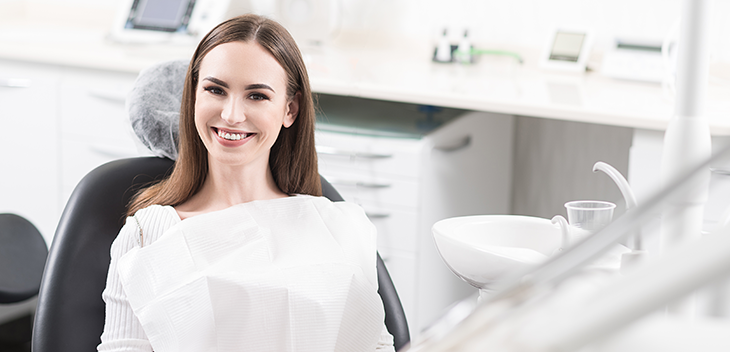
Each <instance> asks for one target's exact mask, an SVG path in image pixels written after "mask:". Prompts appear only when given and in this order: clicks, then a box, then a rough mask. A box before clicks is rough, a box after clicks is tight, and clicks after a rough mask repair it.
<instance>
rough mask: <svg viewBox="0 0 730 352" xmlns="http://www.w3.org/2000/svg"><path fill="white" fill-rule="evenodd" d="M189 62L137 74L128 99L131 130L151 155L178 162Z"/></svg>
mask: <svg viewBox="0 0 730 352" xmlns="http://www.w3.org/2000/svg"><path fill="white" fill-rule="evenodd" d="M188 64H189V61H188V60H177V61H168V62H163V63H160V64H157V65H154V66H152V67H149V68H147V69H144V70H142V72H140V74H139V77H137V80H136V81H135V83H134V87H133V88H132V91H131V92H130V93H129V96H128V98H127V111H128V112H129V121H130V122H131V124H132V130H134V133H135V134H136V135H137V137H138V138H139V140H140V141H141V142H142V144H144V145H145V146H146V147H147V148H149V150H150V151H151V152H152V154H154V155H156V156H159V157H166V158H169V159H172V160H175V159H177V141H178V128H179V126H180V103H181V101H182V92H183V86H184V84H185V74H186V73H187V70H188Z"/></svg>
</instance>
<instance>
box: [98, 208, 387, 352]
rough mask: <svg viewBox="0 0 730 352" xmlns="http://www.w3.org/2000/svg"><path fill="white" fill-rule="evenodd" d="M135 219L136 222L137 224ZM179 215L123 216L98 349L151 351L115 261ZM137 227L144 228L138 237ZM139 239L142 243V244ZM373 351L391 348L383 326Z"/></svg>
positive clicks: (155, 211) (160, 211)
mask: <svg viewBox="0 0 730 352" xmlns="http://www.w3.org/2000/svg"><path fill="white" fill-rule="evenodd" d="M137 221H139V225H138V223H137ZM180 222H181V220H180V217H179V216H178V214H177V212H176V211H175V209H174V208H172V207H170V206H159V205H153V206H150V207H148V208H145V209H142V210H140V211H138V212H137V214H136V216H135V217H134V218H133V217H129V218H127V221H126V224H125V225H124V227H122V230H121V231H120V233H119V235H118V237H117V239H116V240H115V241H114V243H113V244H112V247H111V263H110V266H109V274H108V277H107V285H106V289H105V290H104V292H103V294H102V298H103V299H104V301H105V302H106V318H105V326H104V332H103V334H102V336H101V342H102V343H101V344H100V345H99V346H98V350H99V351H152V346H151V345H150V342H149V340H148V339H147V336H146V335H145V331H144V329H143V327H142V324H141V323H140V321H139V319H138V318H137V316H135V313H134V311H133V310H132V307H131V305H130V303H129V301H128V299H127V295H126V294H125V292H124V289H123V285H122V281H121V279H120V275H119V273H118V260H119V258H121V257H122V256H123V255H124V254H126V253H127V252H129V251H130V250H131V249H132V248H135V247H140V246H146V245H149V244H151V243H153V242H155V241H156V240H157V239H158V238H159V237H160V236H162V234H163V233H165V231H166V230H167V229H169V228H171V227H172V226H174V225H176V224H178V223H180ZM139 226H141V228H142V229H144V236H143V237H142V238H140V235H139ZM142 242H143V243H142ZM376 350H377V351H394V348H393V337H392V336H391V335H390V334H389V333H388V331H387V329H386V328H385V325H383V328H382V332H381V337H380V340H379V341H378V346H377V349H376Z"/></svg>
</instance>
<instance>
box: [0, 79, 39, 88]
mask: <svg viewBox="0 0 730 352" xmlns="http://www.w3.org/2000/svg"><path fill="white" fill-rule="evenodd" d="M30 84H31V81H30V80H29V79H25V78H0V87H4V88H29V87H30Z"/></svg>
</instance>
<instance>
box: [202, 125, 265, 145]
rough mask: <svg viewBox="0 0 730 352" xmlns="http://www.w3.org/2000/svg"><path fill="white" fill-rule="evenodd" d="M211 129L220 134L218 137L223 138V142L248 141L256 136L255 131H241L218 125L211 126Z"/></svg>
mask: <svg viewBox="0 0 730 352" xmlns="http://www.w3.org/2000/svg"><path fill="white" fill-rule="evenodd" d="M210 129H211V131H213V133H214V134H216V135H217V136H218V139H222V141H221V142H236V141H240V142H242V143H241V144H243V143H246V142H247V141H248V140H250V139H251V138H253V137H254V136H256V133H253V132H240V131H233V130H229V129H223V128H218V127H211V128H210Z"/></svg>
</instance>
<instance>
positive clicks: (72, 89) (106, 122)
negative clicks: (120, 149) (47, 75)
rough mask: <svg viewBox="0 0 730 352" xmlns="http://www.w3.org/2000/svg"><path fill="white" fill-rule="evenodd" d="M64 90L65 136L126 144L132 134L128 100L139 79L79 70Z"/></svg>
mask: <svg viewBox="0 0 730 352" xmlns="http://www.w3.org/2000/svg"><path fill="white" fill-rule="evenodd" d="M71 74H73V75H74V78H73V79H70V78H69V79H65V80H63V83H62V87H61V109H60V118H61V125H60V126H61V135H62V136H67V137H68V136H77V137H83V138H86V139H87V140H90V141H107V142H109V141H120V140H121V141H124V140H126V139H128V138H129V135H130V134H131V127H130V125H129V119H128V114H127V110H126V108H125V100H126V98H127V94H128V93H129V91H130V90H131V88H132V85H133V83H134V79H135V76H134V75H131V74H113V73H109V72H98V73H97V72H93V71H75V70H72V71H71V72H68V73H67V75H71Z"/></svg>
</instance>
